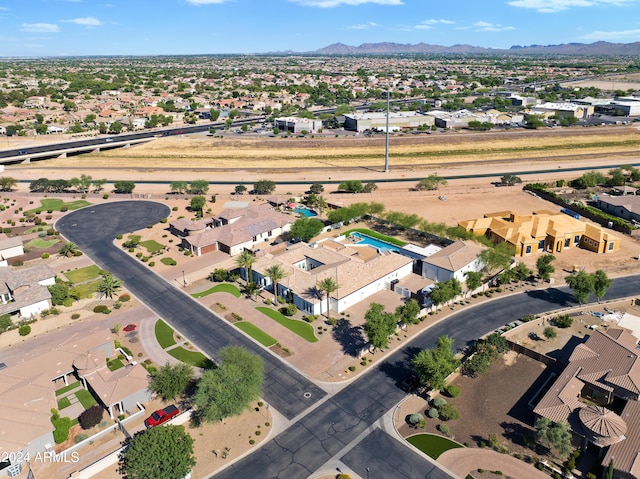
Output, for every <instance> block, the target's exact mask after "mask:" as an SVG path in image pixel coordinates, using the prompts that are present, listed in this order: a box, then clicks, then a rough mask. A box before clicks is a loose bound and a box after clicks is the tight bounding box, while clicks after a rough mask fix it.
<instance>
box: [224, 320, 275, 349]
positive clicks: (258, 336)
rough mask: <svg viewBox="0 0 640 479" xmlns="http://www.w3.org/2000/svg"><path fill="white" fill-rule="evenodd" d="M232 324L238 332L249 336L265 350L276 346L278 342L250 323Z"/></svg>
mask: <svg viewBox="0 0 640 479" xmlns="http://www.w3.org/2000/svg"><path fill="white" fill-rule="evenodd" d="M233 324H234V325H235V326H236V327H237V328H238V329H239V330H240V331H242V332H244V333H245V334H247V335H249V336H251V337H252V338H253V339H255V340H256V341H258V342H259V343H260V344H262V345H263V346H264V347H266V348H270V347H271V346H273V345H274V344H276V343H277V342H278V341H276V339H275V338H274V337H272V336H269V335H268V334H267V333H265V332H264V331H263V330H262V329H260V328H259V327H257V326H255V325H254V324H251V323H249V322H247V321H238V322H237V323H233Z"/></svg>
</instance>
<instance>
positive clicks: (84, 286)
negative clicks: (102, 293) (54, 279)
mask: <svg viewBox="0 0 640 479" xmlns="http://www.w3.org/2000/svg"><path fill="white" fill-rule="evenodd" d="M100 283H102V280H101V279H96V280H95V281H89V282H88V283H80V284H78V285H74V286H73V289H75V290H77V291H78V294H79V296H80V298H91V297H92V296H93V293H95V292H96V291H98V286H99V285H100Z"/></svg>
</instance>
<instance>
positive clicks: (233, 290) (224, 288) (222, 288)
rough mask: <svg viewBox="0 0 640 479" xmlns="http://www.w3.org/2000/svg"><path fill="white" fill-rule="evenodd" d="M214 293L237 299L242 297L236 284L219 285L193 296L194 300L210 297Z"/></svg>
mask: <svg viewBox="0 0 640 479" xmlns="http://www.w3.org/2000/svg"><path fill="white" fill-rule="evenodd" d="M212 293H229V294H232V295H233V296H235V297H236V298H239V297H240V290H239V289H238V287H237V286H236V285H235V284H231V283H222V284H217V285H215V286H214V287H213V288H209V289H208V290H206V291H201V292H199V293H194V294H192V295H191V296H192V297H193V298H204V297H205V296H209V295H210V294H212Z"/></svg>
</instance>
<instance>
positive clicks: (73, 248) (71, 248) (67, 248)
mask: <svg viewBox="0 0 640 479" xmlns="http://www.w3.org/2000/svg"><path fill="white" fill-rule="evenodd" d="M79 251H80V248H78V245H77V244H75V243H72V242H71V241H69V242H68V243H65V244H64V245H63V246H62V248H60V251H58V254H59V255H60V256H66V257H67V258H71V257H72V256H75V255H76V253H77V252H79Z"/></svg>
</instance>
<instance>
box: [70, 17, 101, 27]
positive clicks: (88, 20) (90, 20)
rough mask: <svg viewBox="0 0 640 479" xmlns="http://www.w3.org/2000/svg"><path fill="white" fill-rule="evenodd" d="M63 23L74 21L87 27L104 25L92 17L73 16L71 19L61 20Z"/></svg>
mask: <svg viewBox="0 0 640 479" xmlns="http://www.w3.org/2000/svg"><path fill="white" fill-rule="evenodd" d="M61 21H62V22H63V23H75V24H76V25H84V26H87V27H97V26H99V25H104V24H103V23H102V22H101V21H100V20H98V19H97V18H94V17H84V18H74V19H72V20H61Z"/></svg>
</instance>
